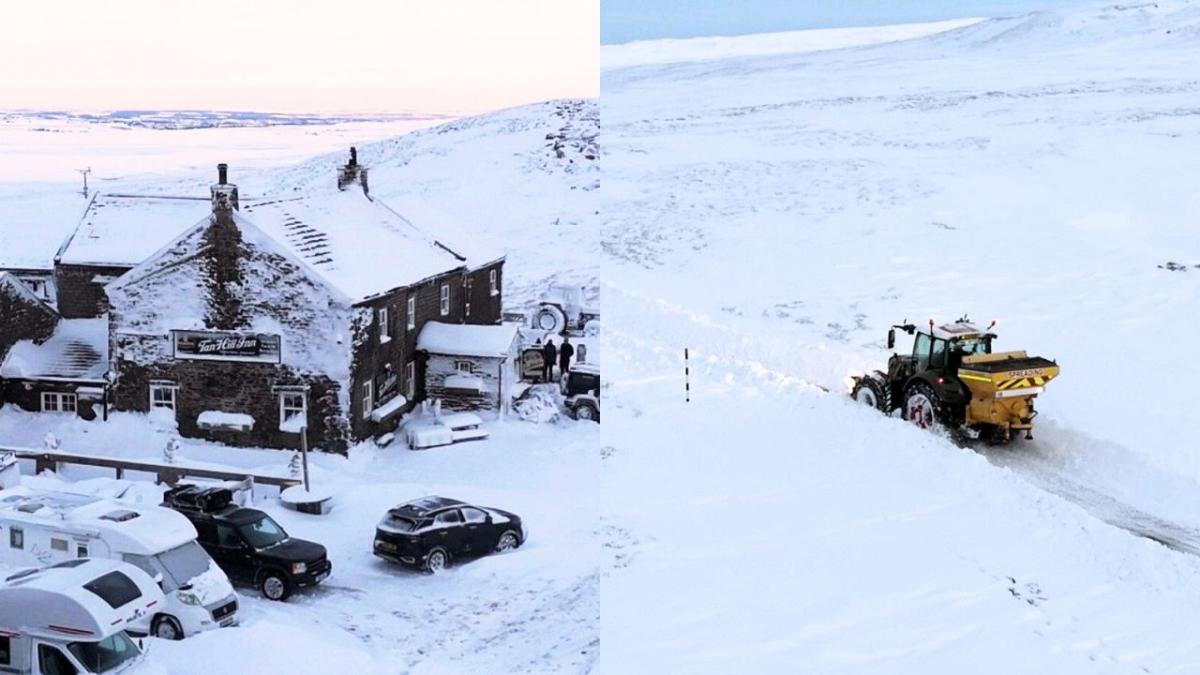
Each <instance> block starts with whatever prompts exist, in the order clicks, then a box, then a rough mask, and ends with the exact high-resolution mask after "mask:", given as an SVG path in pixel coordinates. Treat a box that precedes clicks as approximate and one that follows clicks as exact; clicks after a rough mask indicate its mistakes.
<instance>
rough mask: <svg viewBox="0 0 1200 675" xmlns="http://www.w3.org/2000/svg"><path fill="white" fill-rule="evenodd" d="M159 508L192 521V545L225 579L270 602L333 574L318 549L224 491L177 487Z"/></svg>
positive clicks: (321, 550) (214, 488)
mask: <svg viewBox="0 0 1200 675" xmlns="http://www.w3.org/2000/svg"><path fill="white" fill-rule="evenodd" d="M163 506H166V507H167V508H170V509H174V510H175V511H178V512H179V513H182V514H183V515H184V516H187V519H188V520H190V521H192V525H194V526H195V527H196V532H197V533H198V535H199V536H198V537H197V541H199V542H200V545H201V546H203V547H204V550H206V551H208V554H209V555H210V556H212V558H213V560H215V561H216V563H217V565H218V566H220V568H221V569H222V570H224V572H225V574H226V575H228V576H229V578H230V579H233V580H234V581H240V582H241V583H245V584H252V585H254V586H255V587H256V588H258V589H259V590H260V591H262V594H263V595H264V596H265V597H267V598H269V599H271V600H286V599H287V598H288V596H290V595H291V594H292V592H293V591H295V590H296V589H299V588H305V587H307V586H316V585H317V584H319V583H321V582H322V581H324V580H325V578H326V577H328V576H329V573H330V572H331V571H332V570H333V564H332V563H331V562H330V561H329V556H328V554H327V553H326V551H325V547H324V546H322V545H320V544H316V543H313V542H311V541H305V540H304V539H296V538H293V537H289V536H288V533H287V532H286V531H284V529H283V527H281V526H280V525H279V523H276V522H275V521H274V520H272V519H271V516H268V515H267V514H266V513H264V512H262V511H259V510H258V509H249V508H243V507H241V506H238V505H237V504H234V503H233V492H232V491H230V490H228V489H227V488H218V487H199V486H195V485H181V486H179V487H176V488H172V489H170V490H168V491H167V492H166V494H165V495H163Z"/></svg>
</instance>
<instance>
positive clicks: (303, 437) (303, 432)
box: [300, 425, 310, 492]
mask: <svg viewBox="0 0 1200 675" xmlns="http://www.w3.org/2000/svg"><path fill="white" fill-rule="evenodd" d="M300 459H301V460H302V461H303V464H304V491H305V492H310V490H309V489H308V425H305V426H302V427H300Z"/></svg>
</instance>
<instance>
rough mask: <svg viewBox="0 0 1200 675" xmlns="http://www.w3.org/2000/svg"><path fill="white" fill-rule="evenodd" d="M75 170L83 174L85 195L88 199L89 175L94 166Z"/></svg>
mask: <svg viewBox="0 0 1200 675" xmlns="http://www.w3.org/2000/svg"><path fill="white" fill-rule="evenodd" d="M75 170H76V171H78V172H79V173H81V174H83V196H84V198H85V199H86V198H87V196H88V184H87V177H88V174H89V173H91V172H92V167H90V166H89V167H88V168H86V169H75Z"/></svg>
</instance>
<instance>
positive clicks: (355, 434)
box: [0, 154, 504, 451]
mask: <svg viewBox="0 0 1200 675" xmlns="http://www.w3.org/2000/svg"><path fill="white" fill-rule="evenodd" d="M331 178H333V177H332V176H331ZM336 178H337V180H336V181H333V180H331V181H330V184H329V187H328V189H326V190H314V191H308V192H304V193H295V194H286V195H283V196H280V197H278V198H259V199H253V200H248V199H246V200H244V199H241V198H240V195H239V193H238V188H237V187H236V186H235V185H232V184H231V183H229V182H228V180H227V176H226V169H225V167H224V165H221V167H220V168H219V176H218V181H217V183H216V184H214V185H213V186H212V187H211V190H210V198H209V199H207V200H203V199H201V200H198V199H195V198H189V197H165V196H161V195H154V196H138V195H99V196H97V197H96V198H95V199H94V200H93V201H92V202H91V203H90V204H89V206H88V208H87V210H86V211H85V213H84V215H83V217H82V219H81V220H80V222H79V225H78V227H77V228H76V229H75V231H74V233H72V235H71V236H70V237H69V238H68V239H67V240H66V241H65V242H64V244H63V245H62V247H61V248H60V249H59V251H58V254H57V256H56V257H55V278H54V280H55V284H56V286H57V291H58V297H57V305H58V313H60V314H61V316H62V317H63V318H62V319H61V320H59V321H58V324H57V325H58V327H59V328H61V327H62V326H63V325H67V326H69V327H70V328H69V330H67V331H66V333H64V335H63V337H64V339H65V338H69V337H72V336H74V338H78V337H79V336H78V335H76V334H77V333H79V330H81V329H82V328H83V323H84V322H88V321H91V322H93V323H94V322H96V321H97V320H98V321H100V322H101V324H102V325H103V326H104V327H105V328H106V330H105V331H104V342H103V344H102V345H101V347H102V348H101V349H100V350H98V351H100V352H101V360H102V362H103V363H104V365H105V367H104V368H102V369H101V371H100V372H101V375H102V380H103V381H102V382H101V384H102V385H103V386H101V387H96V388H93V387H87V388H86V390H87V391H92V390H96V391H101V390H102V395H103V397H104V398H105V400H107V402H108V403H109V404H110V405H111V407H113V408H115V409H117V410H132V411H151V410H159V411H160V412H159V413H158V414H164V413H165V414H170V415H173V416H174V418H175V421H176V423H177V424H178V428H179V431H180V433H181V434H183V435H186V436H193V437H206V438H211V439H213V440H218V441H220V442H224V443H228V444H234V445H256V446H266V447H296V446H297V444H298V442H299V437H298V430H299V428H300V427H301V426H304V427H307V429H308V431H309V441H310V443H311V444H312V445H313V446H315V447H320V448H323V449H326V450H335V451H340V450H342V449H344V448H345V447H346V446H347V444H348V443H349V442H351V441H353V440H358V439H363V438H367V437H370V436H372V435H375V434H378V433H381V432H384V431H388V430H390V429H391V428H392V426H393V425H394V421H395V419H396V418H397V417H398V416H399V415H400V414H402V413H403V412H405V411H407V410H409V409H411V407H412V405H413V402H414V401H417V400H420V399H421V398H423V397H424V394H425V391H424V390H425V386H424V368H425V363H424V354H423V353H421V352H419V351H418V345H417V338H418V336H419V335H420V333H421V329H422V328H423V327H424V326H425V324H426V323H427V322H430V321H437V322H441V323H447V324H464V323H470V324H485V325H490V324H499V323H500V320H501V289H502V283H503V265H504V258H503V256H502V255H500V254H492V253H488V252H479V253H475V252H472V253H468V252H466V251H464V250H463V249H462V248H460V247H459V246H458V244H456V243H445V242H443V241H441V240H439V239H438V238H436V237H434V236H432V235H431V234H430V229H437V228H439V225H440V223H439V222H436V220H435V219H434V218H427V219H423V220H416V219H414V216H413V214H412V213H409V212H407V209H406V213H405V214H401V213H400V212H398V211H396V210H393V209H392V208H391V207H389V206H388V205H386V204H384V203H382V202H381V201H379V200H377V199H375V198H373V197H372V196H371V195H370V194H369V188H368V185H367V171H366V169H365V168H363V167H361V166H359V165H358V164H357V161H356V160H355V158H354V157H353V154H352V157H351V161H350V162H349V163H348V164H346V165H345V166H342V167H340V169H339V170H338V171H337V176H336ZM422 215H423V214H422ZM414 220H416V222H414ZM426 228H430V229H426ZM2 288H3V287H2V286H0V289H2ZM27 295H28V294H26V296H27ZM0 297H2V296H0ZM26 300H28V297H26ZM51 311H52V312H53V311H54V310H53V309H51ZM77 329H79V330H77ZM55 330H56V331H57V330H58V329H57V328H56V329H55ZM42 332H43V333H45V332H46V331H42ZM89 335H90V333H89ZM29 337H30V336H21V337H20V338H19V339H21V340H27V341H29V339H28V338H29ZM40 337H41V339H42V340H43V344H49V343H52V342H53V339H54V338H53V337H52V336H50V335H42V336H40ZM93 341H94V340H93ZM29 342H30V344H31V346H37V347H40V348H41V351H40V352H39V351H38V350H31V349H29V348H26V349H25V351H24V352H22V353H21V354H20V356H21V357H22V359H21V364H22V367H23V369H24V370H23V371H22V372H32V371H34V370H38V369H39V368H40V367H41V365H40V364H42V363H45V362H49V361H52V360H53V355H52V354H50V351H52V350H51V349H50V348H51V347H53V348H65V347H64V345H57V346H55V345H54V344H49V347H42V346H41V345H32V341H29ZM76 342H78V339H76ZM76 346H77V345H76ZM72 349H73V348H72ZM48 350H49V351H48ZM15 363H16V362H14V364H15ZM80 365H83V364H82V363H81V364H80ZM14 367H15V366H14ZM9 370H10V372H15V371H14V370H13V369H12V368H10V369H9ZM93 370H94V368H92V366H91V365H89V366H88V372H87V373H86V375H88V376H89V377H91V376H93V375H95V373H94V372H93ZM10 400H11V399H10ZM23 405H24V404H23ZM30 409H36V408H35V407H33V406H32V405H31V406H30Z"/></svg>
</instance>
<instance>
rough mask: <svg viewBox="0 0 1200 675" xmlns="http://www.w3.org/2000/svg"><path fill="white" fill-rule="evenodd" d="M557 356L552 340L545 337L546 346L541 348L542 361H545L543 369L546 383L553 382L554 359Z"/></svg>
mask: <svg viewBox="0 0 1200 675" xmlns="http://www.w3.org/2000/svg"><path fill="white" fill-rule="evenodd" d="M556 356H558V349H557V348H556V347H555V346H554V340H551V339H550V338H549V337H548V336H547V337H546V346H545V347H542V359H543V360H544V361H545V364H543V367H544V368H545V369H546V381H547V382H553V381H554V357H556Z"/></svg>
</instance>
